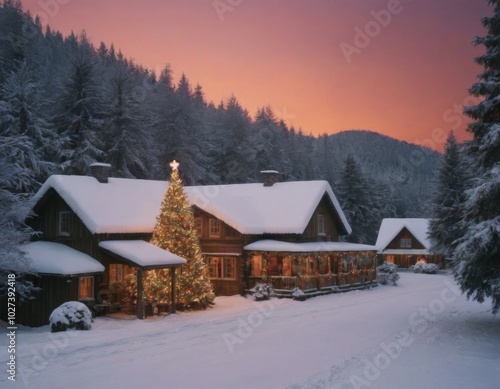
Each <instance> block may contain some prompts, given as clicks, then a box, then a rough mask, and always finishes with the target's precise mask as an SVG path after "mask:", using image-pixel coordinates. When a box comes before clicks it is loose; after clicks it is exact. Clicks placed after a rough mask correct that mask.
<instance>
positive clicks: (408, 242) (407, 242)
mask: <svg viewBox="0 0 500 389" xmlns="http://www.w3.org/2000/svg"><path fill="white" fill-rule="evenodd" d="M400 243H401V248H402V249H411V239H405V238H403V239H401V242H400Z"/></svg>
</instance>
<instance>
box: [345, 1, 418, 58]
mask: <svg viewBox="0 0 500 389" xmlns="http://www.w3.org/2000/svg"><path fill="white" fill-rule="evenodd" d="M409 1H411V0H409ZM403 9H404V7H403V5H402V4H401V2H400V1H399V0H389V1H388V3H387V7H386V9H381V10H380V11H375V10H371V11H370V15H371V16H372V20H370V21H368V22H366V24H365V26H364V28H363V29H362V28H360V27H359V26H356V27H354V40H353V44H350V43H347V42H341V43H340V44H339V48H340V50H341V51H342V54H344V58H345V60H346V61H347V63H351V62H352V56H353V55H354V54H361V51H362V50H363V49H365V48H367V47H368V46H369V45H370V43H371V42H372V39H374V38H376V37H377V36H379V35H380V33H381V32H382V29H384V28H386V27H387V26H388V25H389V24H390V23H391V21H392V18H393V16H394V15H398V14H400V13H401V12H402V11H403Z"/></svg>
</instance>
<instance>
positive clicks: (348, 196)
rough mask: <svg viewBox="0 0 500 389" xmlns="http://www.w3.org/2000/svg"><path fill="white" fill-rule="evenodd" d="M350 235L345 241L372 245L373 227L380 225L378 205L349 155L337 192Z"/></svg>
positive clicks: (358, 167)
mask: <svg viewBox="0 0 500 389" xmlns="http://www.w3.org/2000/svg"><path fill="white" fill-rule="evenodd" d="M337 193H338V195H339V198H340V203H341V206H342V209H343V211H344V213H345V216H346V218H347V221H348V222H349V224H350V225H351V227H352V233H351V235H349V237H348V238H347V240H348V241H349V242H355V243H365V244H368V243H373V242H374V241H375V235H376V231H375V228H376V227H375V226H378V225H379V224H380V221H379V218H378V215H377V212H378V205H377V204H375V203H374V198H373V197H372V196H370V192H369V183H368V180H367V179H366V178H365V177H364V175H363V172H362V171H361V167H360V166H359V164H358V162H357V161H356V160H355V159H354V157H353V156H352V155H351V154H348V155H347V158H346V160H345V166H344V171H343V172H342V177H341V182H340V185H339V187H338V191H337Z"/></svg>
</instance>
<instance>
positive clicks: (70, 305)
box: [49, 301, 92, 332]
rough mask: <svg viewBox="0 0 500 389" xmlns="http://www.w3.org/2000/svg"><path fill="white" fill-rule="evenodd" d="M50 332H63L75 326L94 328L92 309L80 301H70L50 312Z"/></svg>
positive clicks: (87, 328) (80, 328) (77, 327)
mask: <svg viewBox="0 0 500 389" xmlns="http://www.w3.org/2000/svg"><path fill="white" fill-rule="evenodd" d="M49 321H50V332H61V331H66V330H67V329H71V328H74V329H75V330H90V329H91V328H92V324H91V323H92V313H91V312H90V309H88V307H87V306H86V305H85V304H83V303H80V302H78V301H68V302H66V303H64V304H62V305H60V306H59V307H57V308H56V309H54V310H53V311H52V313H51V314H50V318H49Z"/></svg>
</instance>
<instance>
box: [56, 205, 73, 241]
mask: <svg viewBox="0 0 500 389" xmlns="http://www.w3.org/2000/svg"><path fill="white" fill-rule="evenodd" d="M69 226H70V212H69V211H61V212H59V223H58V231H57V232H58V235H59V236H69V235H70V234H69V229H70V228H69Z"/></svg>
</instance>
